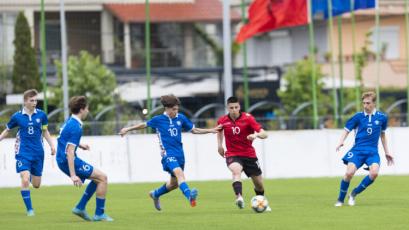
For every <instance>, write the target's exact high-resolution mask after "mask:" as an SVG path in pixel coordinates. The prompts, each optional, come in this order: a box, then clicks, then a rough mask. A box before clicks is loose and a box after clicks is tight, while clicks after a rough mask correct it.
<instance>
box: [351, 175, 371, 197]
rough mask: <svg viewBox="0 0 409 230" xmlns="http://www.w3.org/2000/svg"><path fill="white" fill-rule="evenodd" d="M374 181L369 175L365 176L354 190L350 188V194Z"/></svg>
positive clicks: (354, 193) (361, 189)
mask: <svg viewBox="0 0 409 230" xmlns="http://www.w3.org/2000/svg"><path fill="white" fill-rule="evenodd" d="M373 182H374V181H373V180H372V179H371V178H370V177H369V176H366V177H365V178H364V179H363V180H362V181H361V183H360V184H359V185H358V187H356V188H355V189H354V190H352V195H353V196H356V195H358V194H359V193H361V192H362V191H364V190H365V189H366V188H367V187H368V186H369V185H371V184H372V183H373Z"/></svg>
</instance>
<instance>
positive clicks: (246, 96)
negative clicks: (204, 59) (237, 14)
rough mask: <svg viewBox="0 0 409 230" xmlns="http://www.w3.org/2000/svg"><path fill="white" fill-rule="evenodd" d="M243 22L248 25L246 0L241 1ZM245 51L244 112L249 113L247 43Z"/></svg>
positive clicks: (243, 47) (244, 44) (244, 43)
mask: <svg viewBox="0 0 409 230" xmlns="http://www.w3.org/2000/svg"><path fill="white" fill-rule="evenodd" d="M241 22H242V23H243V25H245V24H246V7H245V3H244V0H241ZM242 50H243V84H244V110H245V111H246V112H247V111H248V109H249V106H250V100H249V80H248V74H247V45H246V41H244V42H243V45H242Z"/></svg>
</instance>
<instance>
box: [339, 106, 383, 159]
mask: <svg viewBox="0 0 409 230" xmlns="http://www.w3.org/2000/svg"><path fill="white" fill-rule="evenodd" d="M387 126H388V117H387V116H386V115H385V114H384V113H382V112H379V111H376V110H375V111H374V112H373V113H372V114H366V113H365V112H358V113H356V114H355V115H354V116H353V117H351V118H350V119H349V120H348V121H347V123H346V125H345V130H347V131H348V132H350V131H352V130H354V129H355V130H356V136H355V144H354V147H352V149H351V151H353V150H359V151H370V152H374V153H378V142H379V137H380V135H381V133H382V132H385V130H386V128H387Z"/></svg>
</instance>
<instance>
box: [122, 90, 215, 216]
mask: <svg viewBox="0 0 409 230" xmlns="http://www.w3.org/2000/svg"><path fill="white" fill-rule="evenodd" d="M161 103H162V105H163V107H165V112H164V113H163V114H161V115H157V116H155V117H153V118H152V119H150V120H149V121H147V122H146V123H140V124H137V125H135V126H131V127H127V128H123V129H121V131H120V132H119V134H120V135H121V136H124V135H125V134H126V133H127V132H129V131H132V130H138V129H144V128H146V127H151V128H153V129H155V130H156V133H157V134H158V138H159V147H160V154H161V156H162V166H163V170H164V171H166V172H168V173H169V174H170V180H169V181H168V182H166V183H165V184H164V185H162V186H161V187H159V188H158V189H156V190H153V191H151V192H150V193H149V196H150V197H151V198H152V199H153V202H154V205H155V208H156V209H157V210H158V211H160V210H161V206H160V202H159V197H160V196H162V195H164V194H166V193H168V192H170V191H172V190H174V189H176V188H178V187H179V188H180V190H181V191H182V193H183V195H184V196H185V197H186V199H187V200H188V201H189V202H190V205H191V206H192V207H195V206H196V197H197V194H198V191H197V189H195V188H192V189H190V188H189V186H188V184H187V183H186V181H185V175H184V172H183V170H184V168H185V156H184V152H183V146H182V135H181V133H182V131H189V132H191V133H193V134H206V133H217V132H218V130H220V129H221V127H219V126H218V127H215V128H212V129H200V128H196V127H194V125H193V124H192V122H191V121H190V120H189V119H188V118H187V117H185V116H184V115H183V114H180V113H178V111H179V105H180V101H179V99H178V98H177V97H176V96H174V95H164V96H162V97H161Z"/></svg>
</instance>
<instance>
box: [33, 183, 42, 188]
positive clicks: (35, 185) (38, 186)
mask: <svg viewBox="0 0 409 230" xmlns="http://www.w3.org/2000/svg"><path fill="white" fill-rule="evenodd" d="M40 186H41V184H40V183H38V184H33V188H40Z"/></svg>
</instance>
